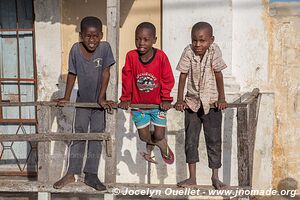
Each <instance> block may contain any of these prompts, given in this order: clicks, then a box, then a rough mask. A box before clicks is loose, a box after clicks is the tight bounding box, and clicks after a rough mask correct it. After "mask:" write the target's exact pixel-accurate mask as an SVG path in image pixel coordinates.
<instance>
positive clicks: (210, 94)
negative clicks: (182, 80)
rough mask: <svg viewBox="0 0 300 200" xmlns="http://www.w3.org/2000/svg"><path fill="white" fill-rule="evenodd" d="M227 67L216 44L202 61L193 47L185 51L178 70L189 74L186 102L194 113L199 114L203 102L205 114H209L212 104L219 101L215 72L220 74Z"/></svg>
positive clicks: (209, 49) (188, 47) (189, 46)
mask: <svg viewBox="0 0 300 200" xmlns="http://www.w3.org/2000/svg"><path fill="white" fill-rule="evenodd" d="M226 67H227V65H226V64H225V62H224V60H223V59H222V52H221V50H220V48H219V46H218V45H217V44H216V43H213V44H212V45H211V46H210V47H209V48H208V50H207V51H206V52H205V55H204V56H203V59H202V61H201V58H200V56H197V55H195V53H194V51H193V50H192V48H191V45H188V46H187V47H186V48H185V49H184V51H183V53H182V55H181V58H180V60H179V63H178V65H177V68H176V69H177V70H178V71H180V72H181V73H187V74H188V82H187V93H186V95H185V102H186V103H187V105H188V106H189V108H190V109H191V110H192V111H194V112H197V111H198V110H199V108H200V107H201V102H202V105H203V109H204V113H205V114H207V113H208V112H209V109H210V104H213V103H215V102H216V101H218V89H217V84H216V77H215V74H214V72H219V71H221V70H223V69H225V68H226Z"/></svg>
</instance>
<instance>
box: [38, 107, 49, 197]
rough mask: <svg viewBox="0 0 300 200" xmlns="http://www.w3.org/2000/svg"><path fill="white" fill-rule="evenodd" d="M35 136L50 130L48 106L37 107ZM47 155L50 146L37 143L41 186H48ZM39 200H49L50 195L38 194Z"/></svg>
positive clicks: (46, 143) (47, 143)
mask: <svg viewBox="0 0 300 200" xmlns="http://www.w3.org/2000/svg"><path fill="white" fill-rule="evenodd" d="M37 119H38V123H37V132H38V133H37V134H40V133H48V132H49V130H50V120H51V117H50V107H49V106H37ZM49 155H50V145H49V142H39V143H38V182H40V184H42V185H47V184H49V183H48V181H49V175H50V174H51V173H50V172H49V170H51V169H50V167H49V163H50V162H49ZM38 197H39V200H40V199H41V200H45V199H48V200H49V199H50V198H51V194H50V193H49V194H47V193H44V192H43V193H39V194H38Z"/></svg>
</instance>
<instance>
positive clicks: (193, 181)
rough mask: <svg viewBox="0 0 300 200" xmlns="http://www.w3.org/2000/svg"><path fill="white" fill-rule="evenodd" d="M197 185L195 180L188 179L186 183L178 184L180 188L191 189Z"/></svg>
mask: <svg viewBox="0 0 300 200" xmlns="http://www.w3.org/2000/svg"><path fill="white" fill-rule="evenodd" d="M195 185H197V182H196V179H195V178H188V179H186V180H184V181H181V182H179V183H177V186H178V187H191V186H195Z"/></svg>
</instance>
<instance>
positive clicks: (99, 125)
mask: <svg viewBox="0 0 300 200" xmlns="http://www.w3.org/2000/svg"><path fill="white" fill-rule="evenodd" d="M105 123H106V122H105V113H104V111H103V110H99V109H93V110H92V115H91V123H90V133H102V132H104V131H105ZM101 151H102V142H101V141H99V140H89V141H88V150H87V158H86V162H85V166H84V170H83V172H84V173H91V174H97V173H98V167H99V160H100V156H101Z"/></svg>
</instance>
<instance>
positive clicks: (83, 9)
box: [34, 0, 142, 32]
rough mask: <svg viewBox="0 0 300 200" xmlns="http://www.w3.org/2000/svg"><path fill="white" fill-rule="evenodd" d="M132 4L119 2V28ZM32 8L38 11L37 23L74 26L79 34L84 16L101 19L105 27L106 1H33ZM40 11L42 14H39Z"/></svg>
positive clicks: (131, 0) (130, 2)
mask: <svg viewBox="0 0 300 200" xmlns="http://www.w3.org/2000/svg"><path fill="white" fill-rule="evenodd" d="M60 2H61V3H60ZM133 3H134V0H121V4H120V10H121V12H120V26H121V27H122V26H123V24H124V22H125V20H126V18H127V16H128V13H129V11H130V9H131V7H132V5H133ZM34 6H35V7H34V9H35V10H38V11H39V15H36V18H35V21H37V22H51V23H52V24H54V23H62V24H66V25H76V32H79V30H80V27H79V24H80V21H81V19H82V18H84V17H86V16H97V17H99V18H100V19H101V21H102V23H103V25H107V20H106V6H107V4H106V0H105V1H103V0H102V1H99V0H62V1H61V0H46V1H45V0H35V4H34ZM60 6H62V8H63V9H62V13H61V18H60V16H59V13H57V8H59V7H60ZM41 10H42V11H44V12H41ZM141 12H142V11H141Z"/></svg>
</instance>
